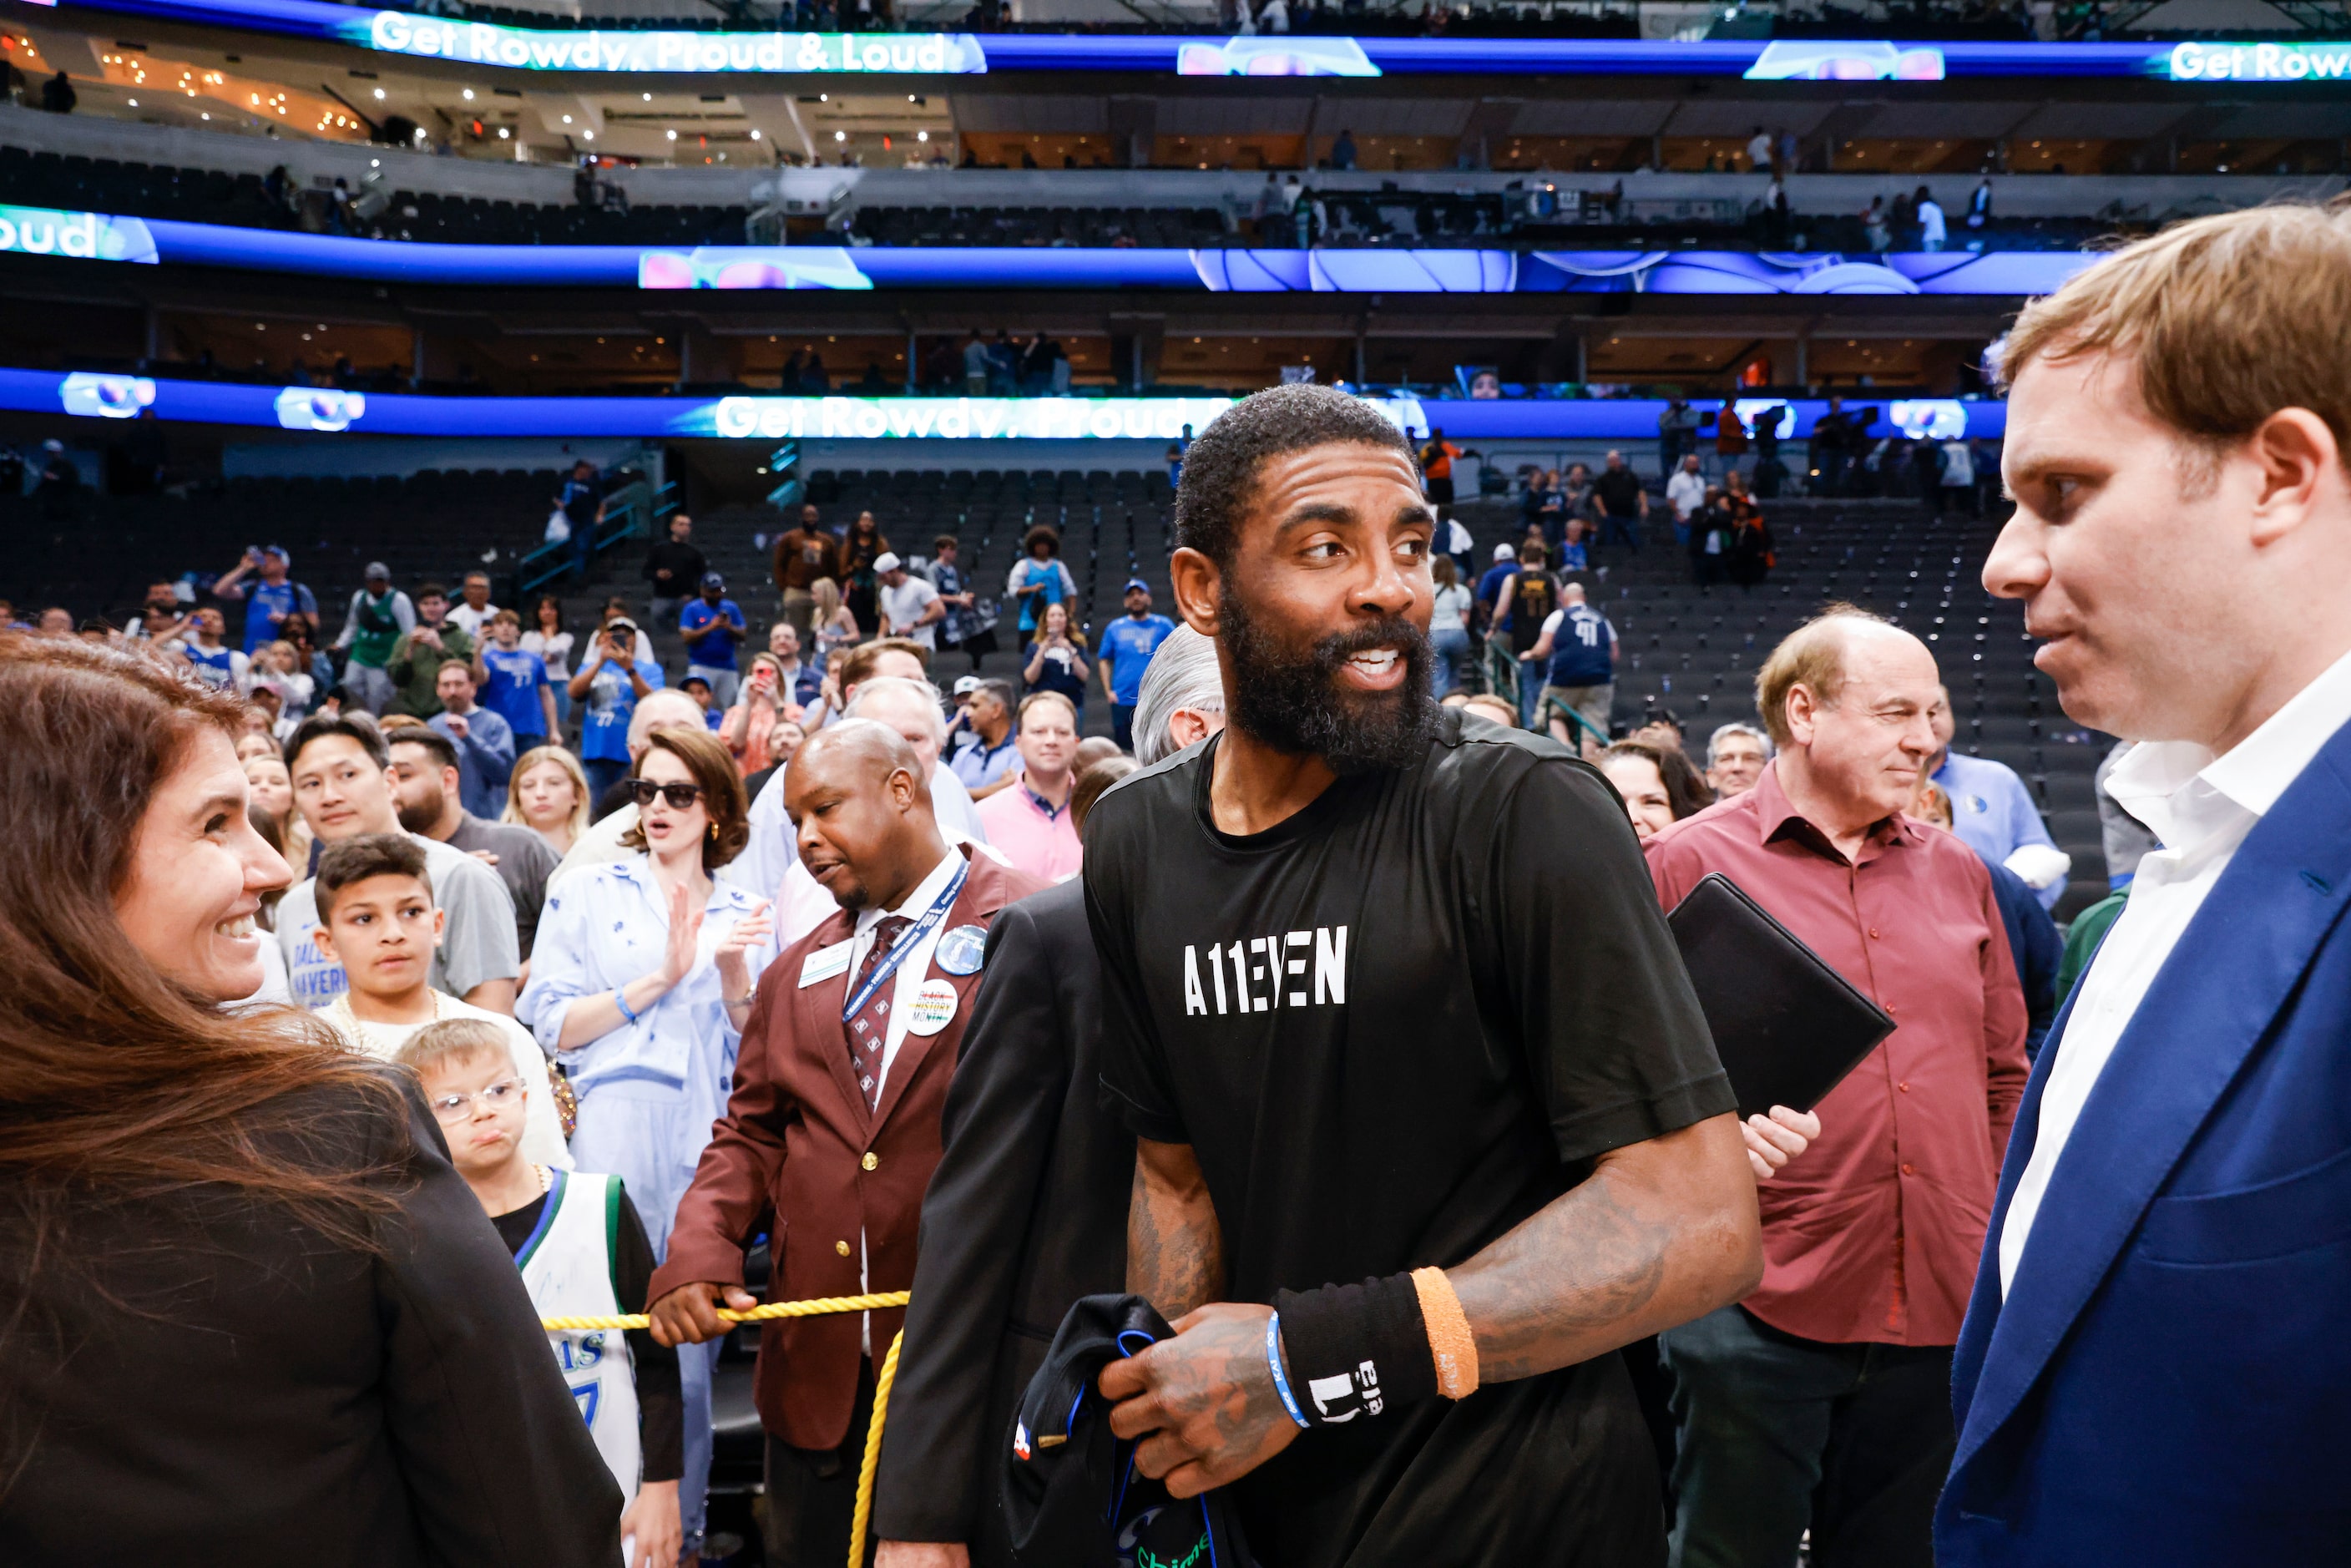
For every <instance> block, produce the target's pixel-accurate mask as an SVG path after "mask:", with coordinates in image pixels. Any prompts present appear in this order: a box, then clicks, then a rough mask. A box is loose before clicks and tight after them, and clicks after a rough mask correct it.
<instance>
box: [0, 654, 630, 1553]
mask: <svg viewBox="0 0 2351 1568" xmlns="http://www.w3.org/2000/svg"><path fill="white" fill-rule="evenodd" d="M239 706H241V705H239V704H238V703H237V701H236V699H235V697H234V696H233V695H230V696H224V695H218V694H214V693H208V692H206V691H204V690H203V689H202V688H200V687H198V686H197V685H194V683H193V682H192V681H189V680H186V679H184V678H183V676H182V675H181V674H178V673H177V672H175V671H174V670H172V668H171V667H169V666H168V665H167V664H164V663H163V662H162V660H161V659H159V658H154V657H151V656H149V655H146V654H137V653H116V652H110V651H109V650H105V649H102V648H96V647H92V646H89V645H88V644H84V643H57V642H42V641H37V640H35V639H32V638H29V637H26V636H22V635H19V634H13V633H0V791H5V799H6V800H7V801H8V814H9V821H10V826H11V831H10V833H9V835H8V837H9V842H8V845H7V848H6V850H5V853H0V973H5V975H6V976H7V989H8V993H9V1001H8V1005H7V1006H6V1007H5V1009H0V1278H5V1280H6V1281H8V1284H7V1288H6V1291H5V1299H6V1310H5V1312H0V1562H6V1563H66V1562H88V1563H205V1564H210V1563H222V1564H228V1563H235V1564H237V1565H238V1568H257V1565H263V1564H278V1563H284V1564H287V1565H289V1568H291V1565H293V1564H298V1563H299V1564H316V1563H336V1564H338V1565H339V1568H409V1565H412V1564H413V1565H416V1568H423V1565H426V1564H436V1565H437V1564H444V1563H501V1564H544V1565H546V1568H576V1565H580V1564H599V1565H601V1564H609V1563H618V1562H619V1560H620V1541H619V1520H620V1509H621V1498H620V1492H619V1490H618V1489H617V1488H615V1486H614V1485H613V1483H612V1480H611V1475H610V1474H609V1473H608V1472H607V1471H606V1469H605V1468H604V1465H603V1462H602V1461H601V1459H600V1458H599V1457H598V1455H597V1452H596V1448H595V1447H594V1445H593V1444H592V1443H591V1442H590V1438H589V1436H588V1431H587V1428H586V1427H585V1425H584V1424H583V1423H582V1421H581V1420H580V1413H579V1411H578V1409H577V1407H576V1406H575V1405H574V1403H573V1401H572V1400H571V1398H570V1397H569V1392H568V1390H567V1389H566V1388H565V1386H564V1383H563V1379H562V1377H561V1376H560V1375H559V1373H558V1371H557V1369H556V1364H555V1360H554V1357H553V1356H552V1355H551V1354H549V1349H548V1344H547V1339H546V1336H545V1335H544V1334H543V1333H540V1332H539V1329H538V1321H537V1314H536V1313H535V1312H533V1310H532V1308H531V1304H530V1301H529V1298H528V1296H527V1295H526V1294H525V1293H524V1291H523V1287H522V1282H521V1278H520V1276H519V1275H518V1274H517V1271H516V1270H515V1267H514V1263H513V1261H512V1260H511V1259H510V1258H509V1257H508V1256H507V1251H506V1249H505V1248H504V1246H503V1245H501V1244H500V1242H499V1240H498V1238H497V1235H496V1231H494V1230H493V1229H492V1228H491V1227H490V1224H489V1222H488V1220H487V1219H486V1218H484V1216H483V1213H482V1208H481V1205H480V1204H479V1203H477V1202H476V1201H475V1199H474V1197H473V1195H472V1193H471V1192H469V1191H468V1190H467V1188H466V1187H465V1184H464V1182H463V1181H461V1180H460V1179H459V1178H458V1176H456V1174H455V1171H454V1170H452V1169H451V1167H450V1166H449V1163H448V1160H447V1157H446V1155H445V1152H444V1145H443V1143H442V1141H441V1137H440V1134H439V1131H438V1129H437V1127H436V1126H435V1125H434V1121H433V1119H432V1117H431V1116H430V1115H429V1114H428V1113H427V1112H426V1110H425V1106H424V1103H423V1098H422V1097H421V1095H420V1093H419V1092H418V1091H417V1089H416V1087H415V1086H414V1084H413V1081H410V1080H408V1079H407V1078H406V1077H405V1075H403V1074H401V1073H399V1072H398V1071H396V1070H393V1069H389V1068H384V1067H381V1066H377V1065H374V1064H372V1063H370V1062H368V1061H364V1060H363V1059H361V1058H359V1057H356V1056H354V1055H351V1054H350V1053H349V1052H347V1051H343V1050H342V1049H341V1048H340V1046H339V1045H338V1044H337V1042H336V1040H335V1039H334V1037H333V1036H332V1035H331V1034H330V1033H329V1031H328V1030H326V1028H325V1027H324V1026H323V1025H320V1024H319V1023H318V1022H316V1021H315V1020H313V1019H311V1018H310V1017H309V1016H308V1014H305V1013H296V1012H292V1011H289V1010H286V1009H245V1008H239V1007H236V1006H235V1004H236V1003H237V1002H239V1001H240V1000H241V999H242V998H246V997H248V996H250V995H252V994H253V993H254V992H255V991H256V990H257V989H258V988H259V987H260V985H261V979H262V967H261V953H260V944H261V943H262V942H265V941H267V940H269V939H270V938H269V937H268V936H267V934H266V933H256V929H255V925H254V920H253V916H254V913H255V911H256V909H257V908H258V907H259V905H260V903H261V899H262V896H263V895H264V894H267V893H269V892H271V891H272V890H274V889H277V888H279V887H282V886H284V885H285V884H286V883H287V882H288V881H289V880H290V873H289V872H288V871H287V866H286V863H285V862H283V861H282V860H280V859H278V857H277V854H276V852H273V851H271V850H270V849H269V847H268V846H267V845H266V844H265V843H264V842H263V841H261V839H260V838H259V837H258V836H256V834H255V832H254V831H253V829H252V827H251V825H250V824H249V822H248V821H247V820H246V794H245V779H244V775H243V773H242V772H241V771H240V770H239V769H238V768H237V765H236V760H235V751H234V749H233V747H232V745H231V741H230V737H231V735H232V733H233V728H234V725H235V718H236V715H237V710H238V708H239Z"/></svg>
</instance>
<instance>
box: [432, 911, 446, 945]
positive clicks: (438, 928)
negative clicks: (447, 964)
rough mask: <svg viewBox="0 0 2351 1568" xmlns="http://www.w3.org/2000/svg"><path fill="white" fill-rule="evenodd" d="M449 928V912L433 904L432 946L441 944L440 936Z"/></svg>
mask: <svg viewBox="0 0 2351 1568" xmlns="http://www.w3.org/2000/svg"><path fill="white" fill-rule="evenodd" d="M448 929H449V912H448V911H447V910H445V909H443V908H442V907H440V906H439V905H438V904H435V905H434V909H433V946H435V947H438V946H441V937H442V936H443V934H444V933H445V932H446V931H447V930H448Z"/></svg>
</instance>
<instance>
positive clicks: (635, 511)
mask: <svg viewBox="0 0 2351 1568" xmlns="http://www.w3.org/2000/svg"><path fill="white" fill-rule="evenodd" d="M677 508H678V487H677V485H676V483H675V482H674V481H672V482H671V483H668V484H665V485H663V486H660V487H659V488H658V489H656V488H654V487H653V486H651V485H649V484H647V483H646V482H645V481H644V480H643V479H640V480H637V481H636V482H635V483H633V484H631V485H627V486H622V488H621V489H619V490H616V491H614V492H613V493H612V494H611V495H610V496H607V497H604V520H603V522H602V523H601V524H599V525H598V526H597V528H596V537H595V539H594V542H593V543H592V544H591V545H590V547H589V559H590V560H593V559H595V558H596V557H597V556H600V555H602V554H604V553H605V552H606V551H608V550H610V549H612V548H613V547H615V546H617V545H621V544H624V543H626V542H627V541H629V540H630V539H633V538H654V537H655V536H656V535H657V533H658V531H659V530H660V528H661V525H662V523H663V522H664V520H665V519H666V518H667V517H669V515H670V514H671V513H673V512H674V511H676V510H677ZM578 548H579V547H578V544H577V542H576V541H574V540H571V539H565V540H563V541H562V542H561V543H559V544H543V545H541V546H539V547H538V549H535V550H532V551H531V552H530V553H529V554H528V555H526V556H524V557H523V558H522V559H521V560H520V561H518V562H517V563H516V568H515V582H516V592H517V596H519V595H521V594H527V593H529V592H531V591H533V590H535V589H538V588H539V587H541V586H543V585H545V584H547V583H549V582H553V581H554V580H556V579H558V578H559V577H561V576H563V575H564V573H566V572H568V571H569V570H571V567H572V563H573V561H574V560H576V559H578V555H577V551H578Z"/></svg>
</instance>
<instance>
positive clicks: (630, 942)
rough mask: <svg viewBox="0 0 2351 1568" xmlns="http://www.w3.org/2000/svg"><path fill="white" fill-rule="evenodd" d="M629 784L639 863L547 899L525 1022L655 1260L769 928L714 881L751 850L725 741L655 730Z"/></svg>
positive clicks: (694, 1366) (692, 1512) (693, 1481)
mask: <svg viewBox="0 0 2351 1568" xmlns="http://www.w3.org/2000/svg"><path fill="white" fill-rule="evenodd" d="M629 784H630V789H631V793H632V797H633V799H634V800H635V802H636V807H637V824H636V826H635V827H633V828H632V829H630V830H629V831H628V832H627V833H626V834H625V835H623V837H622V840H621V842H622V845H623V846H624V847H625V848H627V849H628V850H630V851H632V853H631V854H630V855H629V856H628V857H627V858H625V859H623V860H619V861H613V862H607V863H604V864H601V865H592V866H584V867H582V868H580V870H578V871H575V872H573V873H571V874H570V875H569V876H567V877H565V878H564V879H563V880H562V881H560V882H559V883H556V884H555V885H554V886H552V887H550V888H549V890H548V897H547V906H546V909H545V911H544V912H543V913H542V914H541V915H540V916H539V925H538V941H537V943H536V944H535V946H533V947H532V949H531V974H530V984H529V986H528V988H525V990H524V991H523V994H522V997H521V998H520V1000H519V1001H517V1003H516V1005H515V1016H516V1017H517V1019H520V1020H521V1021H522V1022H523V1023H525V1024H526V1025H528V1027H529V1028H530V1030H532V1032H533V1033H535V1034H536V1035H538V1042H539V1044H540V1045H542V1046H544V1047H545V1048H546V1049H547V1051H549V1054H551V1055H553V1056H554V1057H555V1058H556V1060H557V1061H559V1062H560V1063H561V1064H562V1066H563V1070H564V1071H565V1073H566V1074H567V1075H568V1076H569V1079H570V1081H571V1086H572V1089H573V1091H574V1092H576V1093H577V1094H578V1095H579V1098H580V1120H579V1125H578V1128H577V1130H576V1131H575V1132H574V1133H573V1134H572V1137H571V1155H572V1158H573V1159H574V1160H575V1161H576V1162H577V1163H578V1164H579V1166H580V1168H581V1169H582V1170H595V1171H606V1172H610V1173H611V1174H612V1175H615V1176H619V1177H621V1178H622V1182H623V1183H624V1184H625V1185H626V1186H627V1189H628V1191H629V1194H630V1196H631V1197H633V1198H634V1199H635V1200H636V1204H637V1210H638V1213H639V1214H640V1215H641V1216H642V1217H643V1220H644V1222H645V1234H646V1238H647V1239H649V1240H650V1241H651V1242H652V1243H653V1255H654V1257H655V1258H657V1259H658V1258H661V1257H664V1256H666V1255H667V1253H668V1250H669V1233H670V1228H671V1225H672V1224H673V1222H674V1219H675V1218H676V1214H677V1204H678V1200H679V1199H680V1198H681V1197H684V1196H685V1189H686V1186H687V1184H688V1183H690V1182H691V1181H692V1180H693V1179H694V1167H695V1163H696V1162H697V1161H699V1160H700V1159H701V1157H702V1150H703V1146H704V1145H706V1144H708V1143H709V1142H710V1126H711V1124H712V1123H713V1122H715V1121H716V1120H717V1119H718V1117H719V1115H720V1114H721V1113H723V1112H725V1110H726V1098H727V1093H728V1091H729V1087H730V1085H731V1083H732V1081H733V1078H734V1073H735V1053H736V1051H737V1048H738V1047H739V1046H740V1045H741V1043H742V1035H743V1020H744V1019H746V1018H747V1017H748V1016H749V1015H750V1011H751V991H752V988H753V987H754V986H756V985H757V984H758V978H759V971H760V970H761V968H762V967H764V966H765V964H766V962H767V960H768V959H769V958H770V957H772V956H774V953H773V938H772V934H773V930H774V927H773V925H772V923H771V922H770V920H769V918H768V905H767V901H766V900H764V899H760V898H756V897H754V896H752V895H751V894H749V893H747V892H746V891H744V890H743V889H742V888H739V887H737V886H736V885H734V884H733V883H723V882H719V881H716V879H715V877H714V875H713V873H716V871H717V870H718V868H719V867H721V866H723V865H725V864H726V862H729V861H731V860H733V859H734V858H735V857H736V855H737V854H738V853H740V852H742V849H743V845H744V844H745V842H746V841H747V840H748V839H749V837H750V824H749V813H748V808H747V805H746V803H745V801H744V797H743V780H742V777H741V775H739V774H738V773H737V771H736V769H735V759H734V758H732V757H730V756H729V755H727V751H726V747H724V746H723V745H721V744H720V743H719V741H718V740H717V738H716V737H715V736H712V735H710V734H709V733H708V732H707V731H702V730H690V729H656V730H653V732H652V733H651V734H649V735H648V736H647V737H645V749H644V754H643V756H642V757H640V758H638V759H637V765H636V768H635V770H634V773H633V775H632V777H631V779H630V780H629ZM679 1361H680V1366H679V1374H680V1378H681V1382H682V1385H683V1391H684V1400H685V1474H684V1477H683V1478H682V1479H681V1480H680V1482H679V1487H678V1501H679V1507H680V1511H681V1512H682V1514H683V1515H684V1528H685V1538H686V1541H687V1542H688V1544H689V1545H691V1544H693V1543H694V1542H695V1541H696V1540H697V1539H698V1537H699V1533H700V1531H701V1529H702V1520H703V1496H704V1493H705V1490H706V1488H707V1486H708V1482H709V1477H710V1439H711V1427H710V1368H711V1357H710V1355H709V1354H708V1353H707V1351H706V1350H689V1351H687V1352H685V1353H684V1354H682V1355H681V1356H680V1358H679Z"/></svg>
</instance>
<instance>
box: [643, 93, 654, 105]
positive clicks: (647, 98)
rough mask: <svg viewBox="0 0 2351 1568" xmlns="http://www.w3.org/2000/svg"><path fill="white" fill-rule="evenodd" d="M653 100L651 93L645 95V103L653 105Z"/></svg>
mask: <svg viewBox="0 0 2351 1568" xmlns="http://www.w3.org/2000/svg"><path fill="white" fill-rule="evenodd" d="M645 101H646V102H647V103H651V102H652V101H653V94H651V93H647V94H645Z"/></svg>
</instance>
